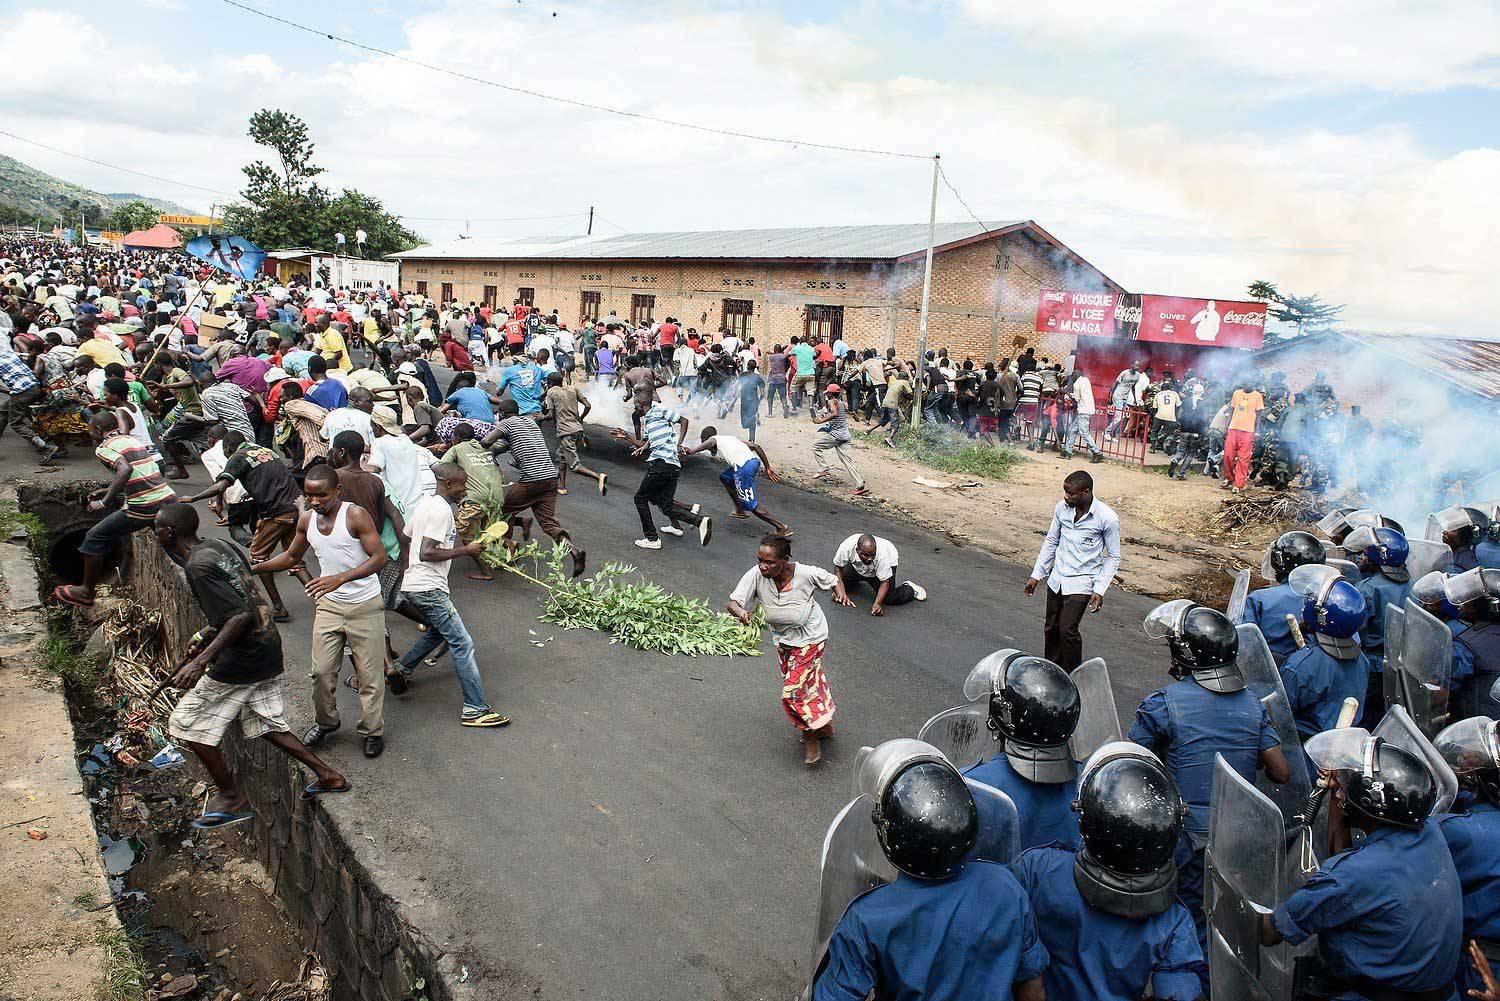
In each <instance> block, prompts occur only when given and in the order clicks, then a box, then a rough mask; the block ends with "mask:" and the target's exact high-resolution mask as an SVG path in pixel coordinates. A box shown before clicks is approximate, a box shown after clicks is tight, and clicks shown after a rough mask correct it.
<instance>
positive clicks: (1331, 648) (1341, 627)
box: [1287, 564, 1366, 660]
mask: <svg viewBox="0 0 1500 1001" xmlns="http://www.w3.org/2000/svg"><path fill="white" fill-rule="evenodd" d="M1287 584H1288V585H1290V586H1291V588H1292V590H1293V591H1296V592H1297V593H1298V594H1301V595H1302V628H1303V629H1305V630H1307V631H1308V632H1310V633H1313V634H1315V635H1316V636H1317V639H1318V645H1319V646H1321V647H1322V648H1323V649H1324V650H1325V651H1327V652H1328V653H1329V654H1331V655H1332V656H1335V657H1337V658H1339V659H1340V660H1353V659H1355V658H1356V657H1358V656H1359V643H1358V641H1356V640H1355V639H1354V638H1353V637H1354V636H1355V635H1356V634H1357V633H1358V632H1359V628H1360V626H1363V625H1364V624H1365V611H1366V609H1365V596H1364V595H1362V594H1360V593H1359V588H1357V587H1355V586H1354V585H1353V584H1351V583H1349V582H1348V581H1347V580H1345V579H1344V578H1343V576H1342V575H1340V573H1339V572H1338V570H1336V569H1335V568H1333V567H1330V566H1318V565H1316V564H1310V565H1308V566H1302V567H1298V568H1297V569H1295V570H1293V571H1292V572H1291V574H1290V575H1289V576H1288V577H1287Z"/></svg>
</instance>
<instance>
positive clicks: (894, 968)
mask: <svg viewBox="0 0 1500 1001" xmlns="http://www.w3.org/2000/svg"><path fill="white" fill-rule="evenodd" d="M1047 961H1048V959H1047V950H1046V949H1045V948H1044V947H1043V946H1042V941H1041V938H1040V937H1039V936H1038V935H1037V930H1036V920H1035V919H1034V918H1033V917H1032V913H1031V903H1030V901H1028V900H1027V899H1026V893H1025V891H1023V890H1022V889H1021V884H1019V883H1018V882H1016V877H1015V876H1013V875H1012V874H1011V871H1010V870H1009V869H1007V868H1006V867H1005V866H1003V865H997V864H995V863H992V862H969V863H967V864H965V866H964V867H963V870H962V871H961V872H960V873H959V874H958V875H957V876H955V877H953V878H952V879H948V880H943V881H941V882H928V881H927V880H920V879H912V878H911V877H910V876H906V875H902V876H898V877H896V881H895V882H894V883H889V884H887V885H885V886H882V887H879V888H877V889H874V890H871V891H870V892H869V893H867V894H865V895H864V896H862V897H860V898H859V899H858V900H856V901H854V903H852V904H850V905H849V910H847V911H846V912H844V916H843V918H842V919H840V921H839V924H838V927H837V928H835V929H834V931H833V937H832V938H831V939H830V940H829V943H828V956H827V958H826V959H825V960H824V962H823V965H822V966H821V967H820V969H819V971H818V975H817V978H816V979H815V980H814V981H813V1001H864V999H865V998H866V997H868V996H869V994H870V993H871V992H872V991H876V990H877V989H878V992H879V993H878V996H879V997H880V999H881V1001H995V999H997V998H1000V999H1005V998H1009V997H1010V996H1011V992H1012V990H1014V988H1015V986H1016V985H1017V984H1021V983H1025V982H1026V981H1028V980H1032V979H1035V978H1036V977H1039V976H1041V974H1042V971H1043V970H1045V969H1046V968H1047Z"/></svg>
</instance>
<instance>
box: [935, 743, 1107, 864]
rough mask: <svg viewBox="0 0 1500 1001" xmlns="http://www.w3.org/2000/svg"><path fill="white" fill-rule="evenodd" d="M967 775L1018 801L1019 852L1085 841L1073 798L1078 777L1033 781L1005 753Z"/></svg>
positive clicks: (981, 764)
mask: <svg viewBox="0 0 1500 1001" xmlns="http://www.w3.org/2000/svg"><path fill="white" fill-rule="evenodd" d="M964 774H965V775H967V776H968V777H969V778H971V779H975V780H977V781H980V782H983V783H984V784H985V785H987V786H994V787H995V788H996V789H999V790H1000V791H1001V792H1003V793H1005V795H1007V796H1009V797H1010V798H1011V799H1012V800H1013V801H1014V802H1015V804H1016V813H1017V814H1018V815H1019V816H1020V820H1021V830H1020V839H1019V840H1018V841H1017V842H1016V850H1017V851H1025V850H1026V849H1028V848H1035V847H1037V846H1038V845H1050V844H1053V843H1054V842H1055V843H1057V844H1061V845H1067V846H1068V847H1069V848H1077V847H1078V846H1079V845H1080V844H1081V843H1082V842H1081V841H1080V840H1079V838H1078V814H1077V813H1075V812H1074V811H1073V801H1074V800H1076V799H1077V798H1078V780H1077V779H1076V778H1072V779H1068V781H1066V782H1032V781H1031V780H1029V779H1025V778H1022V777H1021V776H1020V775H1018V774H1016V770H1015V769H1014V768H1012V767H1011V766H1010V760H1009V759H1007V758H1006V757H1005V755H1003V754H1001V755H998V756H996V757H994V758H991V759H990V760H989V761H982V762H980V763H979V764H977V765H975V766H974V767H973V768H970V769H969V770H968V771H966V772H964Z"/></svg>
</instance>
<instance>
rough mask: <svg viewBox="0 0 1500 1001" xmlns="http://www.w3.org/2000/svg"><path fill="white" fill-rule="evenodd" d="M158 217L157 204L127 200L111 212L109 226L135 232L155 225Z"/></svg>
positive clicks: (117, 229) (117, 230) (121, 230)
mask: <svg viewBox="0 0 1500 1001" xmlns="http://www.w3.org/2000/svg"><path fill="white" fill-rule="evenodd" d="M156 217H157V211H156V206H154V205H151V204H149V203H147V202H126V203H125V204H124V205H116V206H115V207H114V209H113V211H111V212H110V213H109V228H110V229H112V230H115V231H116V232H120V233H133V232H135V231H136V230H139V229H150V228H151V227H152V226H155V225H156Z"/></svg>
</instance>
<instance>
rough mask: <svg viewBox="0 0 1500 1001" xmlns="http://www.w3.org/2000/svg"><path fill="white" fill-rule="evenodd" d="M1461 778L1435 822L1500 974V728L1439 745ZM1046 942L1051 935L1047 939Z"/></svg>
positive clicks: (1472, 920) (1466, 985) (1461, 731)
mask: <svg viewBox="0 0 1500 1001" xmlns="http://www.w3.org/2000/svg"><path fill="white" fill-rule="evenodd" d="M1433 744H1434V745H1435V746H1436V747H1437V751H1438V753H1439V754H1441V755H1442V756H1443V760H1444V761H1446V762H1448V767H1450V768H1452V769H1453V773H1454V774H1455V775H1457V776H1458V781H1459V785H1460V787H1461V788H1462V792H1461V793H1460V794H1459V798H1458V801H1457V802H1456V803H1455V804H1454V812H1453V813H1451V814H1446V815H1441V816H1437V817H1435V818H1434V820H1435V822H1436V823H1437V827H1438V830H1439V831H1440V832H1441V833H1442V835H1443V840H1444V841H1446V842H1448V851H1449V852H1450V853H1451V854H1452V856H1453V867H1454V868H1455V869H1456V870H1458V881H1459V884H1460V885H1461V886H1462V888H1463V900H1464V938H1466V939H1476V940H1478V942H1479V948H1480V950H1481V951H1482V952H1483V953H1484V955H1485V957H1486V959H1487V960H1488V961H1489V965H1490V969H1491V970H1492V971H1493V970H1497V969H1500V723H1496V722H1495V721H1494V720H1492V719H1490V718H1489V717H1487V716H1472V717H1470V718H1469V719H1466V720H1463V721H1462V722H1459V723H1454V724H1453V725H1452V726H1449V727H1447V728H1446V729H1444V730H1443V731H1442V732H1441V733H1439V734H1438V735H1437V737H1436V738H1435V739H1434V740H1433ZM1043 941H1044V942H1045V941H1046V935H1045V934H1044V935H1043ZM1459 965H1460V970H1459V997H1467V996H1468V995H1467V993H1466V991H1467V990H1468V989H1472V988H1478V987H1480V986H1481V983H1480V977H1478V976H1476V975H1475V973H1474V971H1473V970H1472V969H1471V968H1470V966H1469V964H1468V963H1461V964H1459Z"/></svg>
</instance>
